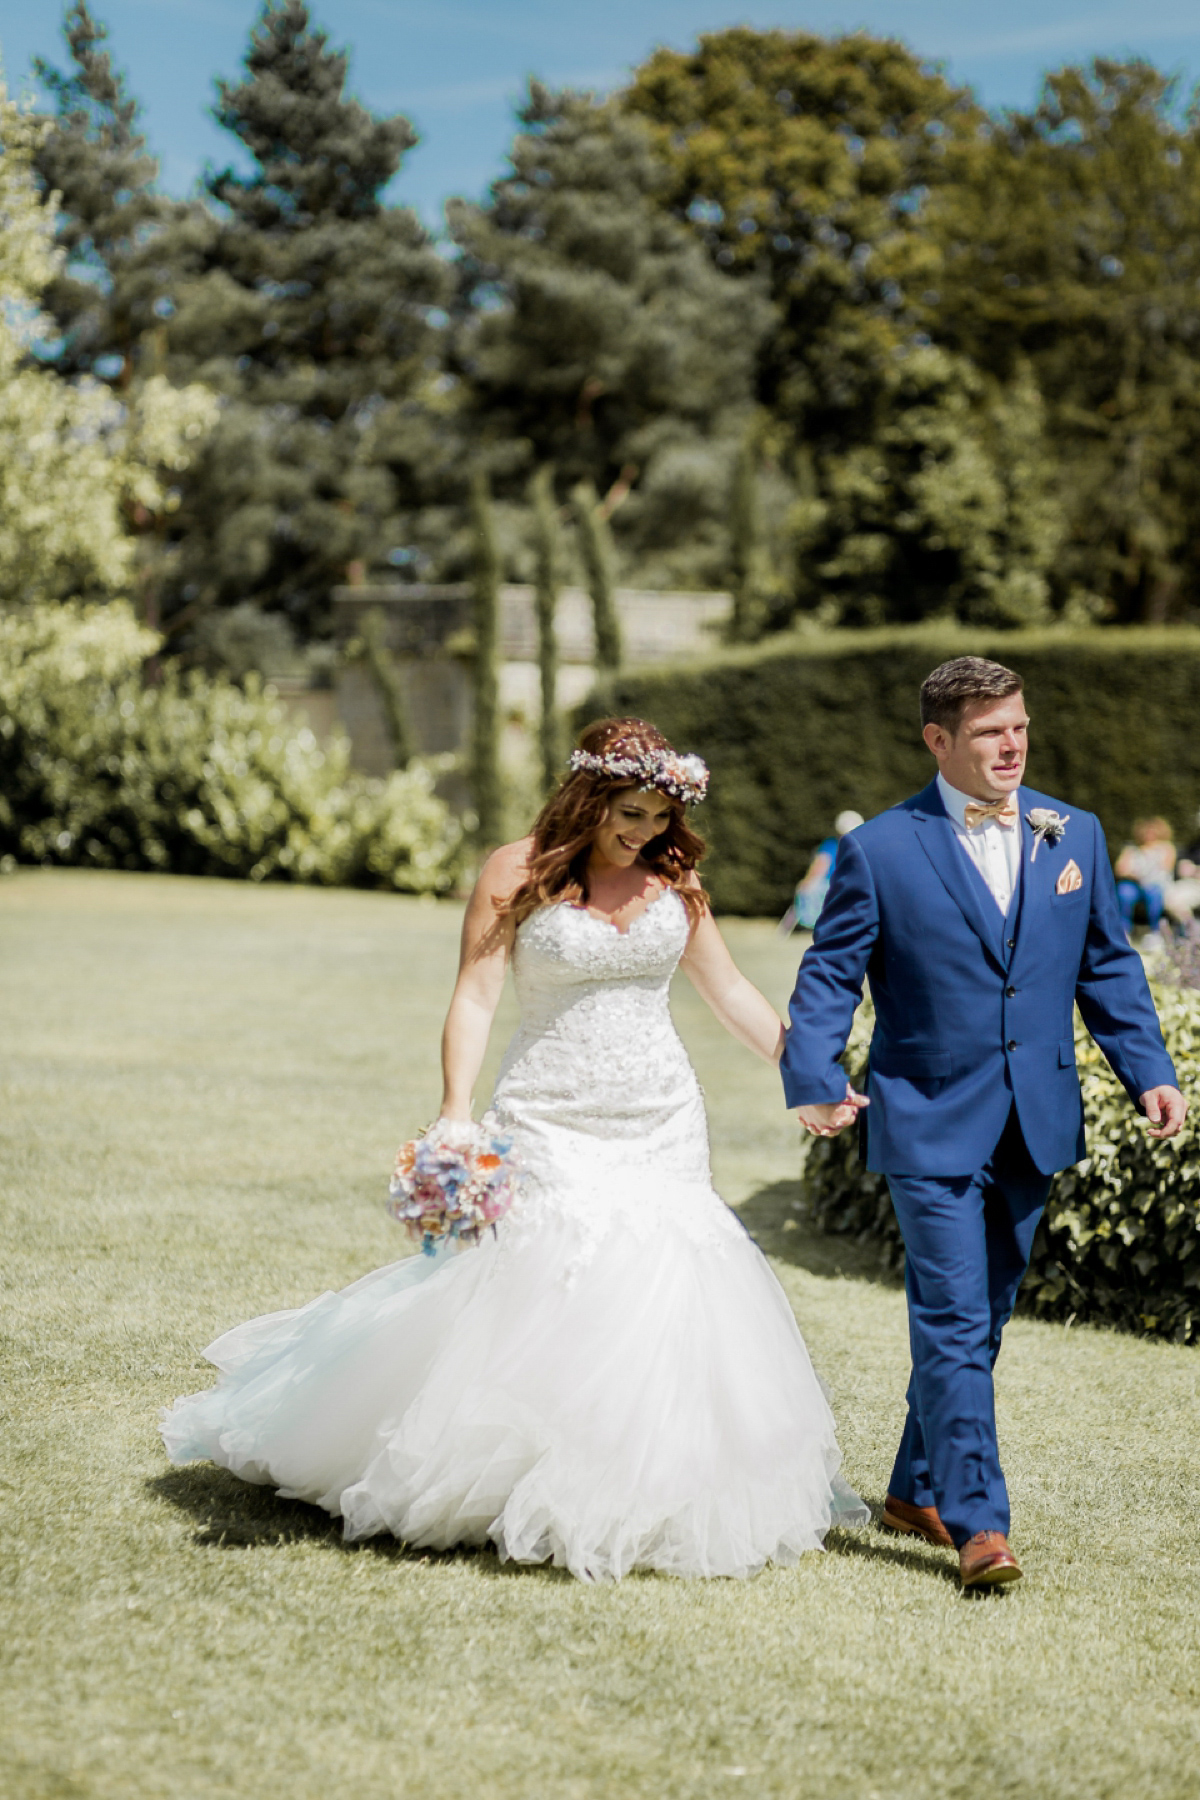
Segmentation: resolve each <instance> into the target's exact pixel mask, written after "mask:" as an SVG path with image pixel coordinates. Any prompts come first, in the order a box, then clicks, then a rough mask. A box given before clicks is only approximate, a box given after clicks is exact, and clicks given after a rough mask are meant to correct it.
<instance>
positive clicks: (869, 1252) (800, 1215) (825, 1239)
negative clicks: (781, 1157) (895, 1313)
mask: <svg viewBox="0 0 1200 1800" xmlns="http://www.w3.org/2000/svg"><path fill="white" fill-rule="evenodd" d="M737 1214H738V1217H739V1218H740V1219H741V1221H742V1223H743V1225H745V1227H746V1229H747V1231H748V1232H749V1233H750V1235H751V1237H752V1238H753V1239H754V1241H755V1243H756V1244H757V1245H758V1247H759V1249H760V1250H762V1251H764V1252H765V1254H766V1255H767V1256H774V1257H776V1258H778V1260H779V1261H780V1262H785V1263H792V1264H793V1265H795V1266H796V1267H797V1268H801V1269H807V1270H808V1272H809V1274H810V1275H823V1276H825V1277H827V1278H828V1279H836V1278H837V1277H838V1276H842V1277H845V1278H847V1279H849V1280H851V1281H871V1282H875V1283H877V1284H878V1285H879V1286H880V1287H893V1288H899V1287H903V1286H904V1277H903V1275H901V1274H898V1273H896V1272H895V1271H893V1270H891V1269H887V1268H885V1267H884V1266H883V1264H882V1262H881V1260H880V1253H879V1247H878V1245H876V1244H874V1243H866V1244H862V1243H859V1241H858V1239H857V1238H852V1237H834V1236H831V1235H830V1234H829V1233H827V1232H824V1231H819V1230H818V1229H817V1227H816V1225H814V1223H813V1221H812V1219H811V1218H810V1217H809V1216H808V1212H807V1209H806V1206H805V1202H804V1191H803V1189H802V1187H801V1185H800V1183H799V1182H798V1181H773V1182H771V1183H770V1185H769V1186H767V1187H761V1188H759V1189H758V1191H757V1193H754V1194H751V1195H750V1197H749V1199H748V1200H744V1201H743V1202H742V1204H741V1205H740V1206H739V1207H738V1209H737Z"/></svg>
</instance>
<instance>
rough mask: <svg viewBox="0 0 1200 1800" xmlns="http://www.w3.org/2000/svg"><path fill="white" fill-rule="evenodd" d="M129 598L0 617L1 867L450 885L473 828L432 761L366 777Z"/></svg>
mask: <svg viewBox="0 0 1200 1800" xmlns="http://www.w3.org/2000/svg"><path fill="white" fill-rule="evenodd" d="M157 646H158V638H157V637H156V636H155V635H154V634H153V633H151V632H148V631H146V630H144V628H143V627H142V626H140V625H139V624H138V623H137V621H136V620H135V618H134V616H133V613H132V611H131V610H130V608H129V607H128V605H126V604H125V603H124V602H121V601H114V602H113V603H112V604H110V605H108V606H80V605H75V604H71V603H65V604H62V605H59V604H52V605H39V606H33V607H22V608H15V609H13V610H11V611H8V612H0V867H11V866H12V865H13V864H15V863H21V862H29V863H57V864H68V865H71V864H74V865H81V866H84V867H90V868H101V869H156V870H162V871H164V872H169V873H172V874H179V875H228V876H237V877H246V878H248V879H250V880H252V881H268V880H275V881H309V882H320V883H327V884H333V883H347V884H354V885H359V886H369V887H386V888H394V889H399V890H402V891H404V892H408V893H441V892H445V891H447V890H449V889H450V888H452V887H453V886H455V885H456V883H457V881H458V880H459V878H460V872H461V860H462V838H463V834H462V830H461V827H460V826H459V824H458V822H457V821H456V820H455V818H454V817H453V815H452V814H451V813H450V811H449V809H448V808H447V806H446V805H445V804H444V802H443V801H442V800H440V799H439V798H438V797H437V795H436V794H435V793H434V791H433V785H434V775H433V773H432V772H431V770H429V769H427V768H424V767H420V766H418V767H415V768H411V769H408V770H405V771H404V772H403V773H402V774H395V775H392V776H391V777H389V779H388V780H386V781H365V780H363V779H362V778H361V777H360V776H357V775H355V774H353V773H352V772H351V770H350V767H349V745H348V744H347V742H346V741H345V739H343V738H339V739H338V740H336V741H335V742H334V743H332V744H327V745H324V746H322V745H320V744H318V743H317V740H316V738H315V737H314V736H313V734H312V732H311V731H309V730H307V729H306V728H305V727H303V726H299V727H298V726H297V724H296V723H295V721H293V720H291V719H289V717H288V716H287V714H286V713H285V712H284V710H283V709H282V708H281V707H280V706H279V705H278V703H277V702H276V701H275V700H274V699H273V697H272V695H271V692H270V690H269V689H263V688H262V687H261V685H260V684H259V683H258V681H257V678H256V677H253V676H248V677H247V678H246V685H245V687H239V686H238V685H237V684H236V683H234V682H232V681H229V680H228V679H226V678H224V677H219V676H217V677H214V676H208V675H204V674H203V673H201V672H200V671H198V670H193V671H191V672H190V673H181V672H179V671H178V670H176V669H173V668H172V667H170V666H169V665H168V666H167V667H166V668H164V669H163V670H162V672H161V674H160V676H159V679H158V680H157V681H156V682H152V683H149V684H148V683H147V682H146V680H145V678H144V663H145V659H146V657H147V656H148V655H150V654H151V653H152V652H153V651H154V650H155V649H156V648H157Z"/></svg>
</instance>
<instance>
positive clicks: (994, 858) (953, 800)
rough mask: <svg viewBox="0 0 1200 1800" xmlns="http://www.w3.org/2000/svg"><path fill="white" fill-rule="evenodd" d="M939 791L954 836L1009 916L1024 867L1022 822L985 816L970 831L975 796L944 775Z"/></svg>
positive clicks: (1005, 913) (941, 777)
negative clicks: (969, 809) (970, 810)
mask: <svg viewBox="0 0 1200 1800" xmlns="http://www.w3.org/2000/svg"><path fill="white" fill-rule="evenodd" d="M937 784H938V793H939V794H940V795H941V796H942V805H943V806H944V807H945V808H946V816H947V818H948V819H949V820H950V823H951V825H953V827H954V835H955V837H956V838H957V839H958V841H959V843H960V844H961V845H962V847H963V849H964V850H965V852H966V854H967V855H968V856H969V857H970V859H971V861H972V862H973V863H974V864H975V867H976V868H977V869H978V870H979V873H980V874H981V875H982V876H983V879H984V881H985V882H986V883H987V890H988V892H989V894H990V895H991V896H992V899H993V900H994V901H995V902H996V905H997V906H998V907H999V908H1000V911H1001V913H1002V914H1004V915H1007V913H1008V909H1009V906H1010V904H1011V902H1012V897H1013V892H1014V890H1015V888H1016V885H1017V876H1018V874H1019V872H1020V868H1021V825H1020V818H1019V816H1018V821H1017V823H1016V824H1015V825H1009V826H1004V825H1001V824H1000V822H999V821H998V820H997V819H985V820H984V822H983V824H982V825H977V826H976V827H975V829H974V831H968V830H967V820H966V811H967V807H968V805H970V804H971V802H972V800H973V799H974V796H973V795H972V794H964V793H962V792H961V791H960V790H959V789H958V788H956V787H951V785H950V783H949V782H948V781H947V780H946V778H945V776H944V775H941V774H939V775H938V778H937Z"/></svg>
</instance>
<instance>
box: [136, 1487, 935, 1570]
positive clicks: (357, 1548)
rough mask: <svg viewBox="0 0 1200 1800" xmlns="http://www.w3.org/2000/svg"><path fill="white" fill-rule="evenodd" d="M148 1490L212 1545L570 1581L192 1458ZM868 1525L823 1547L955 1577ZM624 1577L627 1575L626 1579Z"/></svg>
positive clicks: (910, 1542) (877, 1510) (931, 1555)
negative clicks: (366, 1531) (381, 1524)
mask: <svg viewBox="0 0 1200 1800" xmlns="http://www.w3.org/2000/svg"><path fill="white" fill-rule="evenodd" d="M146 1490H147V1492H148V1493H151V1494H153V1495H155V1496H156V1498H158V1499H160V1500H165V1501H167V1502H168V1504H169V1505H171V1506H173V1507H175V1508H176V1509H177V1510H178V1511H180V1512H183V1513H187V1514H189V1515H190V1516H191V1518H192V1519H193V1521H194V1522H195V1526H196V1529H195V1531H194V1533H193V1535H192V1542H193V1544H196V1545H198V1546H200V1547H202V1548H208V1549H213V1550H252V1549H264V1548H266V1549H275V1548H278V1547H279V1546H282V1545H286V1544H319V1545H322V1546H323V1547H326V1548H328V1549H330V1550H332V1551H335V1552H337V1553H340V1554H342V1555H345V1556H376V1557H380V1558H382V1559H383V1560H384V1561H385V1562H396V1563H424V1564H427V1565H431V1566H434V1567H437V1566H439V1565H445V1566H449V1567H453V1566H454V1565H456V1564H462V1563H468V1562H469V1563H471V1564H472V1565H473V1567H474V1569H475V1571H476V1573H477V1574H478V1575H479V1576H480V1577H481V1578H482V1579H484V1580H491V1581H498V1580H508V1581H512V1580H517V1581H530V1580H541V1581H557V1582H570V1581H572V1580H574V1577H573V1576H572V1575H571V1573H570V1571H569V1570H567V1569H557V1568H554V1567H552V1566H551V1565H550V1564H548V1563H537V1564H531V1563H512V1562H507V1563H505V1562H501V1561H500V1558H499V1557H498V1556H497V1554H496V1552H495V1550H494V1549H493V1548H492V1546H491V1545H490V1544H489V1545H486V1546H481V1547H476V1546H474V1545H469V1544H461V1545H457V1546H456V1547H455V1548H454V1549H452V1550H425V1549H419V1548H414V1547H413V1546H412V1545H409V1544H404V1543H401V1542H399V1540H398V1539H396V1538H393V1537H390V1536H388V1535H386V1534H385V1535H383V1536H380V1537H373V1538H363V1539H361V1540H359V1542H357V1543H353V1544H348V1543H347V1542H346V1541H345V1539H344V1538H343V1537H342V1528H341V1521H340V1520H339V1519H332V1518H330V1517H329V1515H328V1514H327V1513H325V1512H323V1511H322V1510H321V1508H320V1507H319V1506H310V1505H308V1504H307V1503H306V1502H305V1501H303V1500H281V1499H280V1498H279V1497H278V1495H277V1494H275V1493H273V1492H272V1491H271V1489H270V1488H266V1487H258V1486H256V1485H255V1484H254V1483H252V1482H245V1481H239V1480H238V1478H237V1476H236V1475H231V1474H230V1473H229V1471H228V1470H227V1469H218V1468H214V1467H213V1466H212V1465H211V1464H210V1463H191V1464H188V1466H187V1467H186V1468H182V1469H171V1470H168V1472H167V1473H166V1474H164V1475H155V1476H152V1477H151V1479H150V1480H149V1481H147V1483H146ZM868 1504H869V1505H870V1507H871V1515H872V1525H873V1529H872V1530H870V1531H869V1532H862V1531H843V1530H839V1529H838V1528H837V1527H836V1526H835V1527H834V1528H833V1529H832V1530H831V1531H830V1532H829V1535H828V1537H827V1539H826V1543H825V1548H826V1550H827V1551H828V1553H829V1554H830V1555H831V1556H849V1557H855V1556H857V1557H863V1558H865V1559H866V1561H868V1562H874V1563H879V1564H883V1565H890V1566H891V1567H893V1568H899V1569H908V1570H911V1571H913V1572H914V1573H916V1574H921V1575H930V1576H933V1577H934V1578H935V1579H937V1580H940V1581H952V1582H954V1583H955V1585H957V1583H958V1564H957V1562H956V1561H955V1560H954V1559H953V1558H952V1557H948V1556H947V1555H946V1553H945V1552H944V1551H938V1550H935V1549H934V1548H933V1547H932V1546H930V1545H926V1544H922V1543H920V1542H918V1541H916V1540H915V1539H907V1538H899V1537H890V1536H888V1537H885V1536H882V1535H881V1534H880V1532H879V1519H880V1515H881V1513H882V1510H883V1508H882V1504H881V1503H874V1502H868ZM656 1578H657V1577H656V1575H655V1573H654V1572H653V1571H647V1570H639V1571H635V1573H634V1575H633V1577H632V1579H634V1580H639V1579H643V1580H655V1579H656ZM627 1579H628V1578H627Z"/></svg>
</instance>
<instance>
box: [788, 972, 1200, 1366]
mask: <svg viewBox="0 0 1200 1800" xmlns="http://www.w3.org/2000/svg"><path fill="white" fill-rule="evenodd" d="M1154 999H1155V1003H1156V1005H1157V1007H1158V1013H1159V1018H1160V1019H1161V1020H1162V1027H1163V1035H1164V1037H1165V1038H1166V1043H1167V1049H1168V1050H1169V1051H1170V1053H1171V1056H1172V1057H1173V1058H1174V1061H1175V1068H1176V1071H1177V1072H1178V1075H1179V1080H1180V1085H1181V1087H1182V1089H1183V1091H1184V1093H1186V1094H1195V1092H1196V1091H1197V1085H1198V1084H1200V992H1197V991H1196V989H1195V988H1188V987H1174V986H1170V987H1169V986H1166V985H1163V984H1157V983H1156V984H1155V986H1154ZM873 1023H874V1021H873V1018H872V1014H871V1007H870V1002H869V1001H868V1002H866V1003H865V1004H864V1005H863V1006H862V1007H861V1008H860V1009H859V1013H858V1016H857V1018H856V1019H855V1022H854V1029H853V1032H852V1034H851V1039H850V1045H849V1048H848V1051H847V1055H846V1069H847V1073H848V1075H849V1077H850V1079H851V1081H853V1082H854V1083H855V1085H856V1086H857V1085H858V1084H859V1083H860V1082H861V1081H862V1079H863V1077H864V1074H865V1062H866V1052H867V1045H868V1043H869V1042H870V1037H871V1031H872V1027H873ZM1075 1051H1076V1057H1077V1059H1078V1065H1079V1076H1080V1084H1081V1086H1082V1089H1083V1108H1084V1116H1085V1118H1086V1121H1087V1135H1088V1155H1087V1159H1086V1160H1085V1161H1084V1162H1081V1163H1078V1164H1077V1165H1076V1166H1075V1167H1074V1168H1072V1169H1065V1170H1063V1172H1062V1173H1061V1174H1059V1175H1056V1176H1055V1178H1054V1182H1053V1184H1052V1186H1051V1189H1050V1198H1049V1201H1048V1203H1047V1206H1046V1213H1045V1217H1044V1219H1043V1221H1042V1223H1041V1225H1040V1227H1039V1228H1038V1234H1037V1237H1036V1239H1035V1241H1034V1247H1033V1256H1032V1260H1031V1262H1030V1268H1029V1274H1028V1275H1027V1276H1026V1278H1025V1282H1024V1285H1023V1287H1022V1289H1021V1297H1020V1305H1021V1307H1022V1309H1023V1310H1026V1311H1031V1312H1034V1313H1038V1314H1041V1315H1042V1316H1043V1317H1048V1318H1068V1317H1071V1316H1074V1317H1075V1318H1076V1319H1078V1320H1081V1321H1082V1320H1093V1321H1096V1322H1098V1323H1106V1324H1110V1325H1119V1326H1122V1327H1124V1328H1126V1329H1128V1330H1134V1331H1139V1332H1143V1333H1147V1334H1150V1335H1153V1336H1157V1337H1168V1338H1173V1339H1175V1340H1176V1341H1177V1342H1180V1343H1192V1342H1195V1341H1197V1339H1200V1136H1198V1131H1197V1124H1196V1122H1195V1119H1194V1118H1192V1119H1189V1120H1188V1122H1187V1124H1186V1125H1185V1126H1184V1129H1183V1131H1182V1132H1181V1133H1180V1135H1179V1137H1178V1138H1176V1139H1174V1140H1172V1141H1170V1142H1163V1141H1161V1140H1156V1139H1154V1138H1150V1137H1148V1136H1147V1135H1146V1125H1145V1122H1144V1121H1143V1120H1142V1119H1141V1118H1140V1117H1139V1115H1138V1114H1137V1113H1136V1112H1135V1111H1134V1109H1133V1107H1132V1106H1131V1105H1130V1102H1129V1099H1128V1097H1127V1095H1126V1093H1125V1090H1124V1088H1122V1086H1121V1084H1120V1083H1119V1081H1118V1080H1117V1078H1116V1076H1115V1075H1114V1074H1113V1072H1112V1070H1111V1069H1110V1068H1109V1066H1108V1064H1107V1063H1106V1062H1105V1060H1104V1058H1103V1056H1102V1055H1101V1053H1100V1051H1099V1050H1098V1049H1097V1047H1096V1045H1095V1044H1094V1043H1093V1042H1092V1040H1091V1038H1090V1037H1089V1036H1088V1034H1087V1032H1086V1031H1085V1030H1084V1027H1083V1023H1082V1021H1081V1019H1080V1018H1079V1016H1078V1014H1076V1018H1075ZM804 1188H805V1197H806V1203H807V1206H808V1209H809V1212H810V1214H811V1216H812V1217H813V1219H814V1220H815V1222H816V1223H817V1225H818V1226H819V1227H820V1228H821V1230H823V1231H827V1232H831V1233H838V1234H847V1233H849V1234H851V1235H853V1236H854V1237H856V1238H858V1239H859V1240H860V1241H861V1242H869V1241H871V1240H876V1241H877V1242H878V1243H879V1246H880V1260H881V1262H882V1263H883V1265H884V1266H886V1267H891V1268H899V1267H901V1266H902V1265H903V1261H904V1247H903V1244H902V1243H901V1239H900V1231H899V1227H898V1226H897V1224H896V1215H895V1213H894V1212H893V1210H892V1203H891V1199H890V1197H889V1195H888V1190H887V1182H886V1180H885V1178H884V1177H883V1176H882V1175H872V1174H870V1173H869V1172H868V1170H867V1169H866V1167H865V1166H864V1164H863V1163H862V1162H861V1161H860V1159H859V1153H858V1144H857V1141H856V1139H855V1136H854V1133H853V1132H850V1131H845V1132H842V1134H841V1135H840V1136H839V1137H836V1138H819V1139H816V1140H815V1141H814V1142H813V1143H812V1145H811V1147H810V1148H809V1152H808V1159H807V1161H806V1163H805V1167H804Z"/></svg>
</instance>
